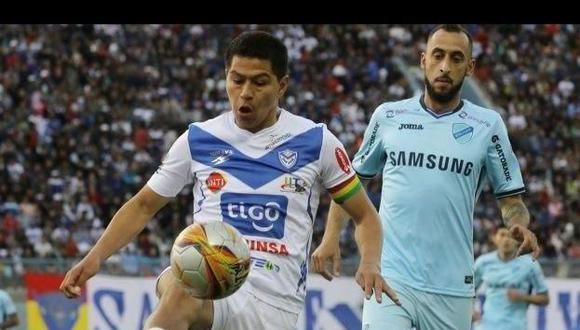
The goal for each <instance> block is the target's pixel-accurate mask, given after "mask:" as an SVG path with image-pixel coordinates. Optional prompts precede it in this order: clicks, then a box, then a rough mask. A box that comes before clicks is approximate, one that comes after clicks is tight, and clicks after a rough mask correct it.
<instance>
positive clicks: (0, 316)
mask: <svg viewBox="0 0 580 330" xmlns="http://www.w3.org/2000/svg"><path fill="white" fill-rule="evenodd" d="M12 314H16V306H15V305H14V302H13V301H12V298H10V296H9V295H8V293H7V292H6V291H4V290H0V323H4V322H6V320H7V319H8V316H9V315H12Z"/></svg>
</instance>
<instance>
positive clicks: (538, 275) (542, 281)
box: [531, 261, 548, 293]
mask: <svg viewBox="0 0 580 330" xmlns="http://www.w3.org/2000/svg"><path fill="white" fill-rule="evenodd" d="M531 282H532V290H533V291H534V292H535V293H547V292H548V285H547V284H546V278H545V277H544V272H543V271H542V267H541V266H540V263H539V262H538V261H534V262H532V281H531Z"/></svg>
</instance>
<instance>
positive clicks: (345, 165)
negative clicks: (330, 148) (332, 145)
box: [334, 147, 350, 174]
mask: <svg viewBox="0 0 580 330" xmlns="http://www.w3.org/2000/svg"><path fill="white" fill-rule="evenodd" d="M334 156H335V157H336V161H337V162H338V166H340V168H341V169H342V171H343V172H344V173H346V174H349V173H350V161H349V160H348V157H347V156H346V153H345V152H344V151H343V150H342V149H341V148H338V147H337V148H336V149H334Z"/></svg>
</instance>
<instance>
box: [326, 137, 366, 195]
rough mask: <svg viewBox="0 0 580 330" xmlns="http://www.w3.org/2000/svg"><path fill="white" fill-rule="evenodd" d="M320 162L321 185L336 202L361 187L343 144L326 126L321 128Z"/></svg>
mask: <svg viewBox="0 0 580 330" xmlns="http://www.w3.org/2000/svg"><path fill="white" fill-rule="evenodd" d="M320 162H321V178H322V183H323V186H324V188H326V190H328V192H329V193H330V194H331V196H332V199H333V200H334V201H335V202H336V203H339V204H340V203H343V202H344V201H346V200H347V199H349V198H350V197H352V196H353V195H354V194H355V193H356V192H357V191H358V190H359V189H361V187H362V185H361V183H360V180H359V179H358V177H357V176H356V174H355V173H354V171H353V169H352V165H351V163H350V159H349V158H348V155H347V153H346V151H345V150H344V146H343V145H342V143H340V141H339V140H338V139H337V138H336V137H335V136H334V135H333V134H332V133H331V132H330V131H329V130H328V129H327V128H326V127H324V129H323V137H322V147H321V151H320Z"/></svg>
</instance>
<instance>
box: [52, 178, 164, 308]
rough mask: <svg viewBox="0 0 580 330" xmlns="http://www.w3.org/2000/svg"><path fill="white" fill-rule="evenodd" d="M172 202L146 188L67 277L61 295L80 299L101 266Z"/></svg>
mask: <svg viewBox="0 0 580 330" xmlns="http://www.w3.org/2000/svg"><path fill="white" fill-rule="evenodd" d="M169 200H170V198H167V197H163V196H161V195H159V194H157V193H156V192H154V191H153V190H152V189H151V188H149V187H148V186H147V185H145V186H144V187H143V188H142V189H141V190H140V191H139V192H138V193H137V194H136V195H135V196H133V198H131V199H130V200H129V201H127V202H126V203H125V204H124V205H123V206H122V207H121V208H120V209H119V210H118V211H117V213H116V214H115V216H114V217H113V219H112V220H111V222H110V223H109V225H108V226H107V229H105V232H104V233H103V235H102V236H101V237H100V238H99V240H98V241H97V243H96V244H95V246H93V248H92V249H91V250H90V251H89V253H88V254H87V255H86V256H85V257H84V258H83V259H82V260H81V261H80V262H79V263H78V264H76V265H75V266H74V267H73V268H71V269H70V270H69V271H68V272H67V273H66V275H65V278H64V280H63V281H62V283H61V284H60V291H62V292H63V293H64V295H65V296H66V297H67V298H76V297H78V296H80V294H81V286H82V285H84V283H85V282H86V281H87V280H88V279H89V278H91V277H92V276H94V275H95V274H96V273H97V272H98V271H99V268H100V267H101V263H102V262H103V261H104V260H106V259H107V258H108V257H110V256H111V255H112V254H113V253H115V252H117V251H118V250H119V249H121V248H122V247H124V246H125V245H127V244H128V243H129V242H130V241H131V240H132V239H133V238H135V236H136V235H137V234H138V233H139V232H141V230H143V228H144V227H145V225H146V224H147V222H149V220H151V218H152V217H153V215H155V213H157V211H159V210H160V209H161V208H162V207H163V206H165V204H167V203H168V202H169Z"/></svg>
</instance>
